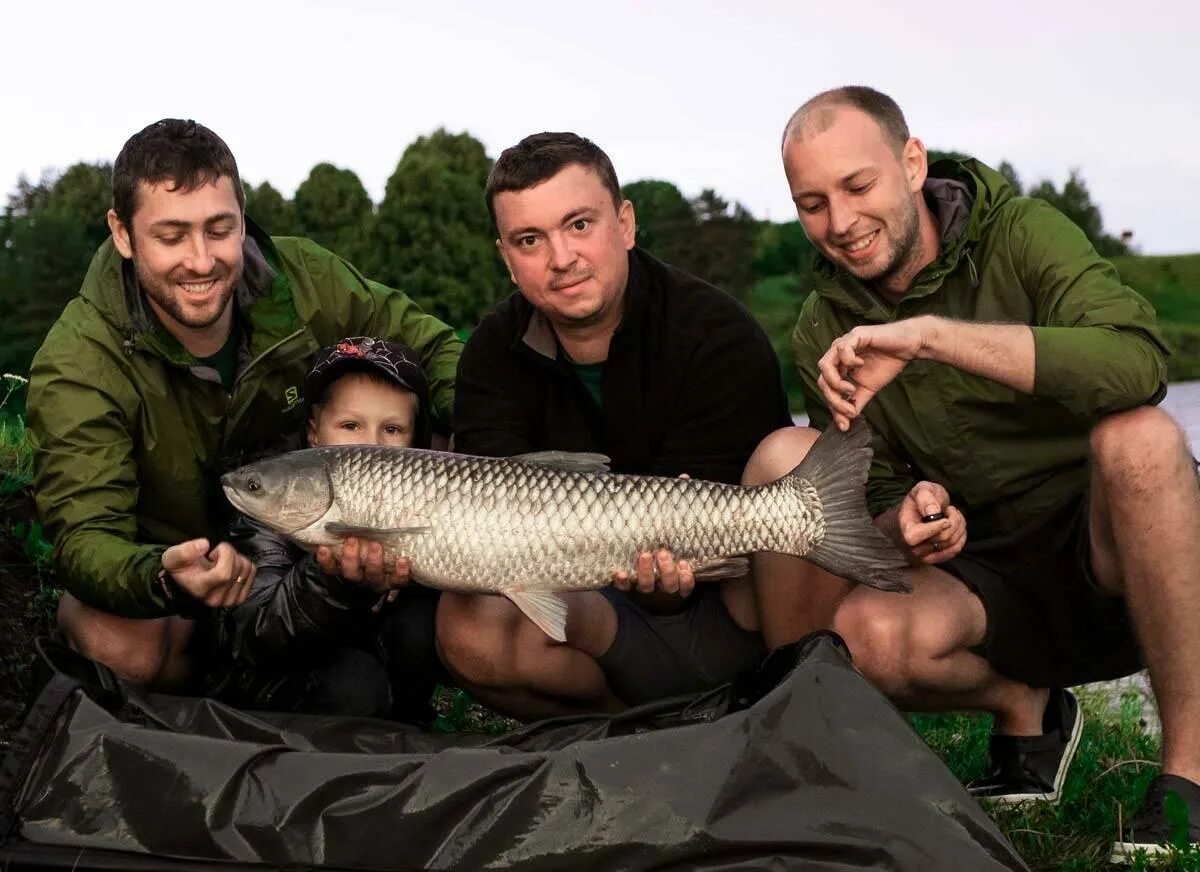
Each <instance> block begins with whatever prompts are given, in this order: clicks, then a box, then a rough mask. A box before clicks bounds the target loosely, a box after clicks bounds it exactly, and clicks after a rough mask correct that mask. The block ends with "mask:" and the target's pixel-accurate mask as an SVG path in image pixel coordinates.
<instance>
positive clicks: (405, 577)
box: [392, 557, 412, 599]
mask: <svg viewBox="0 0 1200 872" xmlns="http://www.w3.org/2000/svg"><path fill="white" fill-rule="evenodd" d="M392 572H393V574H392V584H394V585H396V586H397V587H401V586H403V585H406V584H408V582H409V579H410V578H411V574H410V573H411V572H412V567H411V566H409V563H408V560H407V558H404V557H397V558H396V562H395V564H394V565H393V570H392ZM393 599H394V597H393Z"/></svg>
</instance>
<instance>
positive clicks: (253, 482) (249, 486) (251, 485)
mask: <svg viewBox="0 0 1200 872" xmlns="http://www.w3.org/2000/svg"><path fill="white" fill-rule="evenodd" d="M261 487H262V484H261V483H260V482H259V480H258V479H257V478H252V479H249V480H248V481H247V482H246V490H248V491H251V492H254V491H256V490H258V489H259V488H261Z"/></svg>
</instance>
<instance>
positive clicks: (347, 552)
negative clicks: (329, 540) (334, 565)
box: [338, 536, 362, 581]
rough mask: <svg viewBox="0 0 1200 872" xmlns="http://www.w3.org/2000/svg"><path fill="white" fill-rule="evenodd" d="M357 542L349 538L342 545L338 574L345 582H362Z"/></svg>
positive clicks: (351, 537)
mask: <svg viewBox="0 0 1200 872" xmlns="http://www.w3.org/2000/svg"><path fill="white" fill-rule="evenodd" d="M358 550H359V549H358V540H357V539H355V538H354V537H353V536H350V537H349V538H347V539H346V541H345V542H343V543H342V559H341V560H340V561H339V562H338V572H339V574H340V575H341V576H342V578H344V579H346V580H347V581H362V561H361V560H360V559H359V555H358Z"/></svg>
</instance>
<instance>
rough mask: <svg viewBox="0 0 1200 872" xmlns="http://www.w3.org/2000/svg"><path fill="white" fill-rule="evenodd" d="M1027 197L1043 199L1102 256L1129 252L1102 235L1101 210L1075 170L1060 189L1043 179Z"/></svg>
mask: <svg viewBox="0 0 1200 872" xmlns="http://www.w3.org/2000/svg"><path fill="white" fill-rule="evenodd" d="M1028 195H1029V196H1030V197H1037V198H1038V199H1040V200H1045V201H1046V202H1047V203H1050V204H1051V205H1053V206H1054V207H1055V208H1056V209H1058V211H1060V212H1062V213H1063V214H1064V215H1066V216H1067V217H1068V218H1070V219H1071V220H1072V221H1074V222H1075V224H1076V225H1078V227H1079V229H1080V230H1082V231H1083V232H1084V234H1085V235H1086V236H1087V238H1088V239H1089V240H1091V242H1092V245H1094V246H1096V251H1098V252H1099V253H1100V254H1101V255H1102V256H1103V257H1114V256H1116V255H1121V254H1129V253H1130V252H1129V246H1127V245H1126V244H1125V243H1124V242H1122V241H1121V240H1120V239H1118V238H1117V237H1115V236H1110V235H1109V234H1107V233H1105V232H1104V221H1103V219H1102V218H1101V215H1100V207H1099V206H1097V205H1096V204H1095V203H1093V202H1092V194H1091V192H1090V191H1089V190H1088V187H1087V183H1086V182H1084V180H1083V176H1082V175H1081V174H1080V172H1079V170H1078V169H1073V170H1071V176H1070V178H1068V179H1067V182H1066V184H1064V185H1063V186H1062V190H1059V189H1057V188H1056V187H1054V183H1053V182H1051V181H1050V180H1049V179H1046V180H1043V181H1042V182H1041V183H1040V184H1038V185H1037V186H1036V187H1033V188H1031V189H1030V190H1029V192H1028Z"/></svg>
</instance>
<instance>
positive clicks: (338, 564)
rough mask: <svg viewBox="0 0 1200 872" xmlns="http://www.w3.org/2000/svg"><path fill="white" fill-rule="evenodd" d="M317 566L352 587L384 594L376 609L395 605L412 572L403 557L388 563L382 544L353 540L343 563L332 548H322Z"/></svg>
mask: <svg viewBox="0 0 1200 872" xmlns="http://www.w3.org/2000/svg"><path fill="white" fill-rule="evenodd" d="M317 565H318V566H319V567H321V571H322V572H324V573H325V574H326V575H336V576H339V577H340V578H342V579H343V580H345V581H348V582H350V583H351V584H360V585H362V586H363V587H365V588H367V589H368V590H373V591H375V592H376V593H379V594H381V595H382V596H381V599H380V601H379V603H377V604H376V609H378V607H379V606H381V605H382V604H383V602H384V601H385V600H386V601H387V602H392V601H393V600H395V599H396V597H397V596H399V594H400V588H402V587H403V586H404V585H406V584H408V582H409V571H410V568H411V567H410V566H409V563H408V560H407V559H405V558H403V557H397V558H396V559H395V560H384V559H383V546H382V545H381V544H379V543H378V542H368V541H366V540H364V541H361V542H360V541H359V540H358V539H356V538H354V537H353V536H350V537H348V538H347V539H346V540H345V541H344V542H343V543H342V555H341V558H340V559H339V558H337V557H335V556H334V554H333V549H332V548H329V547H328V546H326V545H322V546H321V547H320V548H318V549H317Z"/></svg>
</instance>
